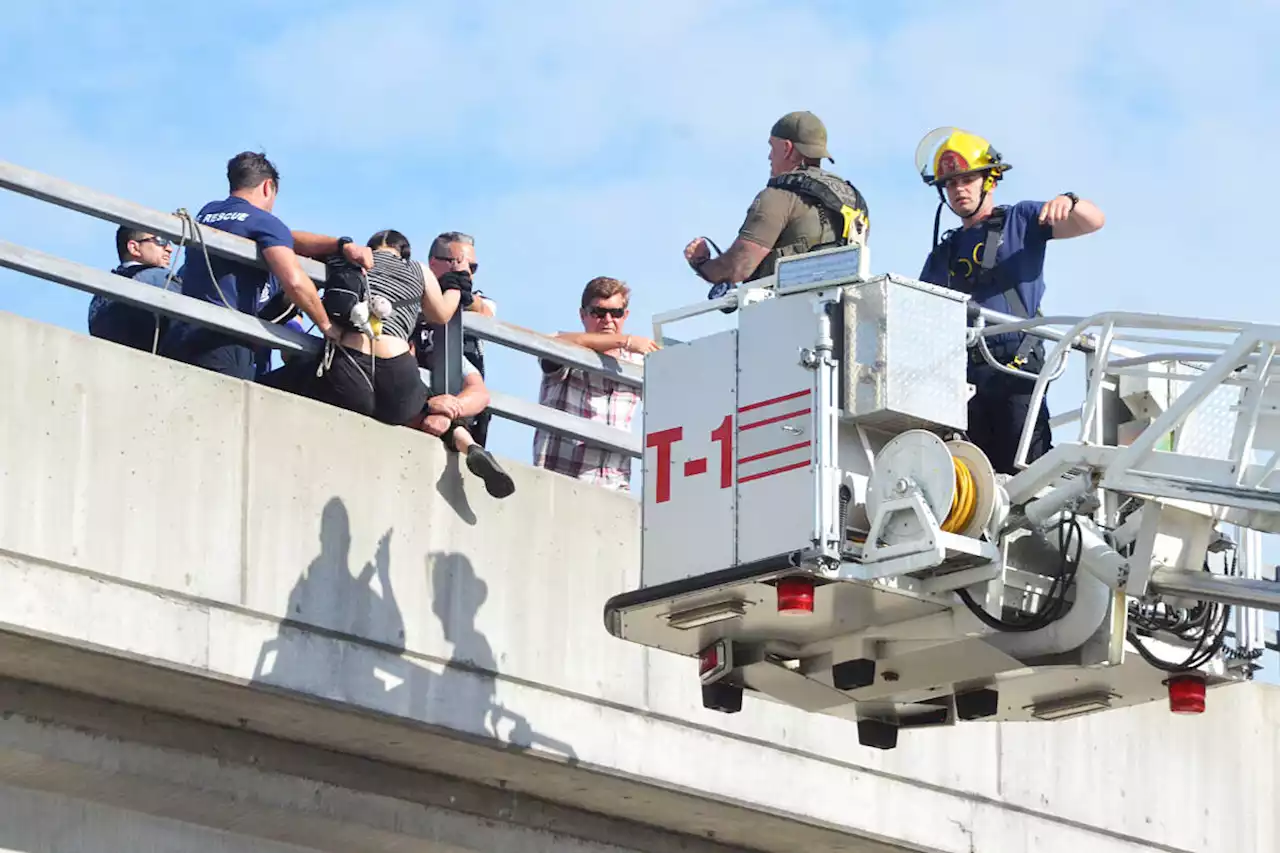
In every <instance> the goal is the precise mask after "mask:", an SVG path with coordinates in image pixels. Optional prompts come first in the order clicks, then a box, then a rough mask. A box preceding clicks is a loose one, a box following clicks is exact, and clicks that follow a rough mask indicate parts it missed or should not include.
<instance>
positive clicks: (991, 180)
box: [933, 174, 996, 249]
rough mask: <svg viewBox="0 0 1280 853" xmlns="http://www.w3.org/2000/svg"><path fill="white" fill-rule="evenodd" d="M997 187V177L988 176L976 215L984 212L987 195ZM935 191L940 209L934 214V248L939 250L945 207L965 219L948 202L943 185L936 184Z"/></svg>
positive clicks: (979, 198) (975, 209) (983, 185)
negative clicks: (939, 232)
mask: <svg viewBox="0 0 1280 853" xmlns="http://www.w3.org/2000/svg"><path fill="white" fill-rule="evenodd" d="M995 186H996V177H995V176H994V175H990V174H989V175H987V177H986V178H985V179H984V180H983V181H982V192H981V194H979V195H978V206H977V207H975V208H974V209H973V212H974V213H977V212H978V211H979V210H982V205H983V203H985V202H986V200H987V193H989V192H991V190H993V189H995ZM934 189H936V190H937V191H938V209H937V210H935V211H934V213H933V248H935V249H936V248H938V228H939V226H940V225H941V224H942V207H943V205H946V208H947V210H949V211H951V212H952V213H954V214H955V215H956V216H957V217H959V218H960V219H962V220H963V219H964V214H963V213H961V212H960V211H958V210H956V209H955V208H954V207H952V206H951V202H949V201H947V196H946V194H945V193H944V192H943V190H942V184H940V183H939V184H934ZM970 215H972V214H970Z"/></svg>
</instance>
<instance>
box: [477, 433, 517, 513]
mask: <svg viewBox="0 0 1280 853" xmlns="http://www.w3.org/2000/svg"><path fill="white" fill-rule="evenodd" d="M467 468H468V469H470V471H471V473H472V474H475V475H476V476H477V477H479V478H480V479H481V480H484V488H485V491H487V492H488V493H489V494H491V495H493V496H494V497H495V498H499V499H501V498H505V497H508V496H509V495H510V494H511V493H512V492H514V491H515V490H516V484H515V482H514V481H513V480H512V479H511V475H510V474H508V473H507V472H506V471H504V470H502V466H501V465H499V464H498V460H497V459H496V458H495V457H494V455H493V454H492V453H490V452H489V451H487V450H485V449H484V448H483V447H481V446H480V445H478V444H473V445H471V447H469V448H467Z"/></svg>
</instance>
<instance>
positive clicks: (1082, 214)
mask: <svg viewBox="0 0 1280 853" xmlns="http://www.w3.org/2000/svg"><path fill="white" fill-rule="evenodd" d="M1106 221H1107V218H1106V217H1105V216H1104V215H1103V214H1102V211H1101V210H1099V209H1098V206H1097V205H1096V204H1094V203H1093V202H1091V201H1087V200H1085V199H1080V200H1079V201H1077V202H1076V203H1075V206H1074V207H1073V206H1072V204H1071V199H1070V198H1068V197H1067V196H1065V195H1060V196H1057V197H1055V198H1054V199H1052V200H1050V201H1048V202H1046V203H1045V205H1044V207H1042V208H1040V222H1041V223H1042V224H1045V225H1050V226H1052V227H1053V239H1055V240H1067V239H1069V238H1071V237H1083V236H1084V235H1085V234H1092V233H1093V232H1094V231H1097V230H1098V229H1099V228H1101V227H1102V226H1103V225H1105V224H1106Z"/></svg>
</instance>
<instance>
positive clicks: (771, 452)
mask: <svg viewBox="0 0 1280 853" xmlns="http://www.w3.org/2000/svg"><path fill="white" fill-rule="evenodd" d="M809 444H810V442H808V441H802V442H800V443H799V444H791V445H788V446H786V447H779V448H778V449H777V450H766V451H765V452H764V453H757V454H755V455H753V456H747V457H744V458H742V459H739V460H738V464H739V465H746V464H747V463H748V462H756V461H758V460H760V459H768V458H769V457H770V456H777V455H778V454H780V453H790V452H791V451H793V450H800V449H801V448H804V447H808V446H809Z"/></svg>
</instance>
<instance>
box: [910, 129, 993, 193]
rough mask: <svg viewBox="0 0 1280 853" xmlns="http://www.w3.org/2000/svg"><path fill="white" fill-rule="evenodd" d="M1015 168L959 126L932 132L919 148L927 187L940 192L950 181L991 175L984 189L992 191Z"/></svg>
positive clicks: (918, 162)
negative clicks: (962, 177) (944, 184)
mask: <svg viewBox="0 0 1280 853" xmlns="http://www.w3.org/2000/svg"><path fill="white" fill-rule="evenodd" d="M1012 168H1013V167H1012V166H1011V165H1009V164H1008V163H1006V162H1004V160H1003V159H1002V158H1001V157H1000V152H999V151H996V149H994V148H992V147H991V143H989V142H987V140H985V139H983V138H982V137H981V136H978V135H977V134H976V133H970V132H969V131H967V130H961V129H960V128H958V127H950V126H948V127H939V128H936V129H934V130H931V131H929V132H928V133H926V134H925V137H924V139H921V140H920V144H919V145H918V146H916V170H917V171H918V172H919V173H920V177H921V179H923V180H924V182H925V183H926V184H928V185H929V186H931V187H938V188H939V189H941V183H942V182H943V181H945V180H947V179H948V178H955V177H960V176H962V175H972V174H975V173H981V172H987V173H989V175H988V178H987V180H986V182H985V183H984V184H983V190H984V191H985V192H990V191H991V190H992V189H993V188H994V187H995V185H996V181H998V180H1000V178H1001V177H1003V175H1004V173H1005V172H1007V171H1008V170H1010V169H1012Z"/></svg>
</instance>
